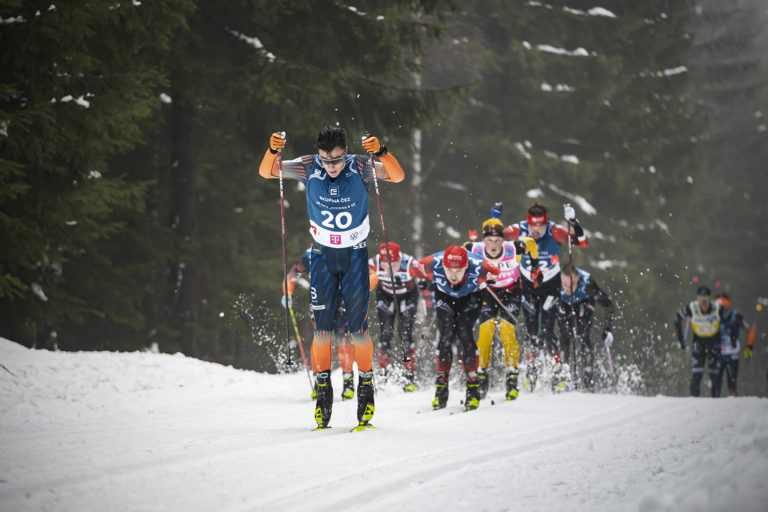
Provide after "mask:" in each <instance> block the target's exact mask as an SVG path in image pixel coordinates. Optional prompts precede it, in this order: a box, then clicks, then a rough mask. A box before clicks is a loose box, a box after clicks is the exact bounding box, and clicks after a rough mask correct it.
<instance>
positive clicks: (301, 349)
mask: <svg viewBox="0 0 768 512" xmlns="http://www.w3.org/2000/svg"><path fill="white" fill-rule="evenodd" d="M288 309H289V310H290V311H291V319H292V320H293V330H294V331H296V340H297V341H298V342H299V351H300V352H301V359H302V360H303V361H304V369H305V370H307V379H309V387H310V388H312V389H313V390H314V389H315V386H314V384H313V383H312V376H311V375H310V374H309V365H307V356H306V355H305V354H304V345H303V344H302V343H301V335H300V334H299V324H298V323H297V322H296V315H295V314H294V312H293V304H291V305H290V306H288Z"/></svg>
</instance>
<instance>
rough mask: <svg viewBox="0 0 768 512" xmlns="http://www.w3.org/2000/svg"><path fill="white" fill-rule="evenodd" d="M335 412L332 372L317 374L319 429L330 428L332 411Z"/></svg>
mask: <svg viewBox="0 0 768 512" xmlns="http://www.w3.org/2000/svg"><path fill="white" fill-rule="evenodd" d="M332 410H333V387H332V386H331V372H330V370H329V371H327V372H319V373H318V374H317V403H316V405H315V421H316V422H317V429H316V430H320V429H324V428H330V427H328V422H330V421H331V411H332Z"/></svg>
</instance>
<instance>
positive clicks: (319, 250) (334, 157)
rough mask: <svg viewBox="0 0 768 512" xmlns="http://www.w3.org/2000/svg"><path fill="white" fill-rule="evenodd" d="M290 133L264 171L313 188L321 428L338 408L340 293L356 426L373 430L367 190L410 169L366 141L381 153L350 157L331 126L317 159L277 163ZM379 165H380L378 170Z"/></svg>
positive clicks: (278, 137)
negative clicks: (335, 349)
mask: <svg viewBox="0 0 768 512" xmlns="http://www.w3.org/2000/svg"><path fill="white" fill-rule="evenodd" d="M285 140H286V139H285V133H283V132H275V133H273V134H272V136H271V137H270V142H269V149H268V150H267V152H266V153H265V154H264V158H263V159H262V161H261V165H260V166H259V174H260V175H261V176H262V177H264V178H278V177H279V176H280V170H281V169H282V173H283V177H285V178H290V179H294V180H297V181H299V182H301V183H303V184H304V185H305V187H306V194H307V213H308V214H309V225H310V228H309V231H310V234H311V235H312V238H313V239H314V242H313V243H312V258H311V269H310V279H311V281H310V293H311V297H312V311H313V312H314V314H315V323H316V325H315V330H314V338H313V340H312V365H313V370H314V371H315V372H316V374H317V387H318V389H317V403H316V406H315V421H316V422H317V428H320V429H323V428H328V422H329V421H330V419H331V411H332V409H333V389H332V388H331V379H330V374H331V359H332V349H331V338H332V335H333V321H334V312H335V306H336V303H337V302H336V301H337V297H338V295H339V294H341V296H342V298H343V300H344V304H345V306H346V310H347V322H348V325H349V331H350V333H351V336H352V342H353V344H354V346H355V361H356V363H357V369H358V372H359V374H358V376H359V382H358V386H357V419H358V424H359V427H361V428H364V427H365V426H367V425H368V423H369V422H370V420H371V418H372V417H373V413H374V410H375V407H374V400H373V370H372V368H373V341H372V340H371V336H370V334H369V332H368V297H369V293H370V292H369V277H368V248H367V245H366V238H367V237H368V232H369V230H370V222H369V220H368V186H369V185H370V183H371V182H372V181H373V179H374V173H376V175H375V177H376V178H377V179H379V180H383V181H391V182H395V183H397V182H400V181H402V180H403V176H404V174H403V170H402V168H401V167H400V164H399V163H398V162H397V159H396V158H395V157H394V156H393V155H392V154H390V153H389V152H388V151H387V148H386V147H384V146H382V145H381V143H380V142H379V140H378V139H377V138H376V137H371V136H366V137H364V139H363V148H364V149H365V151H366V152H368V153H372V154H375V155H376V157H377V158H378V159H379V160H380V162H378V163H375V164H374V161H373V159H372V158H371V157H370V156H368V155H354V154H348V147H347V139H346V132H345V131H344V130H343V129H342V128H338V127H330V126H326V127H325V128H323V129H322V130H321V131H320V133H319V134H318V135H317V144H316V146H317V153H316V154H314V155H305V156H302V157H299V158H296V159H293V160H286V161H283V162H282V165H281V163H280V162H281V161H282V159H280V160H279V159H278V156H282V153H281V151H282V149H283V147H284V146H285ZM374 165H375V166H374Z"/></svg>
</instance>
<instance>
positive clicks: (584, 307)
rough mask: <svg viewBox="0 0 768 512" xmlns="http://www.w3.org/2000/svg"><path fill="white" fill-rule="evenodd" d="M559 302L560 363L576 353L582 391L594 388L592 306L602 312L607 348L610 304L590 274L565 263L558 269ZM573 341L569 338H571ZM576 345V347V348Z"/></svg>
mask: <svg viewBox="0 0 768 512" xmlns="http://www.w3.org/2000/svg"><path fill="white" fill-rule="evenodd" d="M560 281H561V283H562V288H561V292H560V303H559V307H558V324H559V325H560V348H561V352H562V357H563V362H565V363H566V364H571V363H572V361H573V358H572V357H571V356H572V355H573V353H574V352H575V351H577V350H578V355H579V357H578V361H573V362H575V363H576V366H577V368H578V369H579V370H580V371H581V372H582V374H581V375H580V376H578V375H577V376H576V380H578V379H579V377H581V379H582V383H583V386H584V389H586V390H587V391H593V390H594V388H595V371H594V368H595V351H594V347H593V345H592V339H591V338H590V331H591V330H592V321H593V320H594V317H595V304H600V306H602V307H603V308H604V309H605V323H604V325H603V344H604V345H605V347H606V348H609V347H610V346H611V344H612V343H613V327H612V325H613V314H614V307H613V301H611V299H610V298H609V297H608V295H607V294H606V293H605V292H604V291H603V290H602V289H600V287H599V286H598V285H597V282H596V281H595V279H594V277H592V274H590V273H589V272H587V271H585V270H582V269H580V268H576V267H574V266H573V265H571V264H570V263H566V264H565V265H563V266H562V267H561V269H560ZM574 337H575V339H572V338H574ZM576 345H578V346H576Z"/></svg>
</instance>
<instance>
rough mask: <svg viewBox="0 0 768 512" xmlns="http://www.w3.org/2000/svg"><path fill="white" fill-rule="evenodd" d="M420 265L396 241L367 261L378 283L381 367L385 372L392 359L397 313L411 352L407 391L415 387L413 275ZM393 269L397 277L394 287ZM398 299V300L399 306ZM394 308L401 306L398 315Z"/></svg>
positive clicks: (415, 296)
mask: <svg viewBox="0 0 768 512" xmlns="http://www.w3.org/2000/svg"><path fill="white" fill-rule="evenodd" d="M390 258H391V261H390ZM390 266H391V269H390ZM417 267H418V261H416V258H414V257H413V256H411V255H410V254H406V253H404V252H402V251H401V250H400V246H399V245H398V244H396V243H395V242H389V251H387V247H386V246H385V245H384V244H381V246H380V247H379V253H378V254H377V255H376V256H375V257H373V258H371V259H369V260H368V268H369V269H370V271H371V276H372V280H373V279H375V280H376V281H377V282H378V288H377V289H376V311H377V313H378V315H379V325H380V327H381V335H380V336H379V347H378V353H377V356H378V363H379V368H380V369H381V370H382V371H383V372H384V374H385V375H386V372H387V370H388V368H389V361H390V358H391V349H392V346H391V345H392V338H394V335H395V316H398V317H399V320H398V323H399V325H398V333H399V334H400V339H401V340H402V341H403V343H404V345H407V346H408V347H409V349H408V353H407V354H405V356H406V358H407V359H408V360H407V361H406V362H405V374H404V377H405V384H404V385H403V390H404V391H415V390H416V385H415V383H414V370H415V365H416V360H415V358H416V343H415V342H414V341H413V324H414V319H415V318H416V306H418V302H419V288H418V286H416V279H415V278H414V273H415V272H416V268H417ZM390 272H391V274H392V276H393V277H394V279H395V283H394V287H393V285H392V280H391V278H390ZM393 288H394V293H393ZM395 295H397V301H395ZM395 302H397V306H396V305H395ZM395 307H397V309H398V314H397V315H396V314H395Z"/></svg>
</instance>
